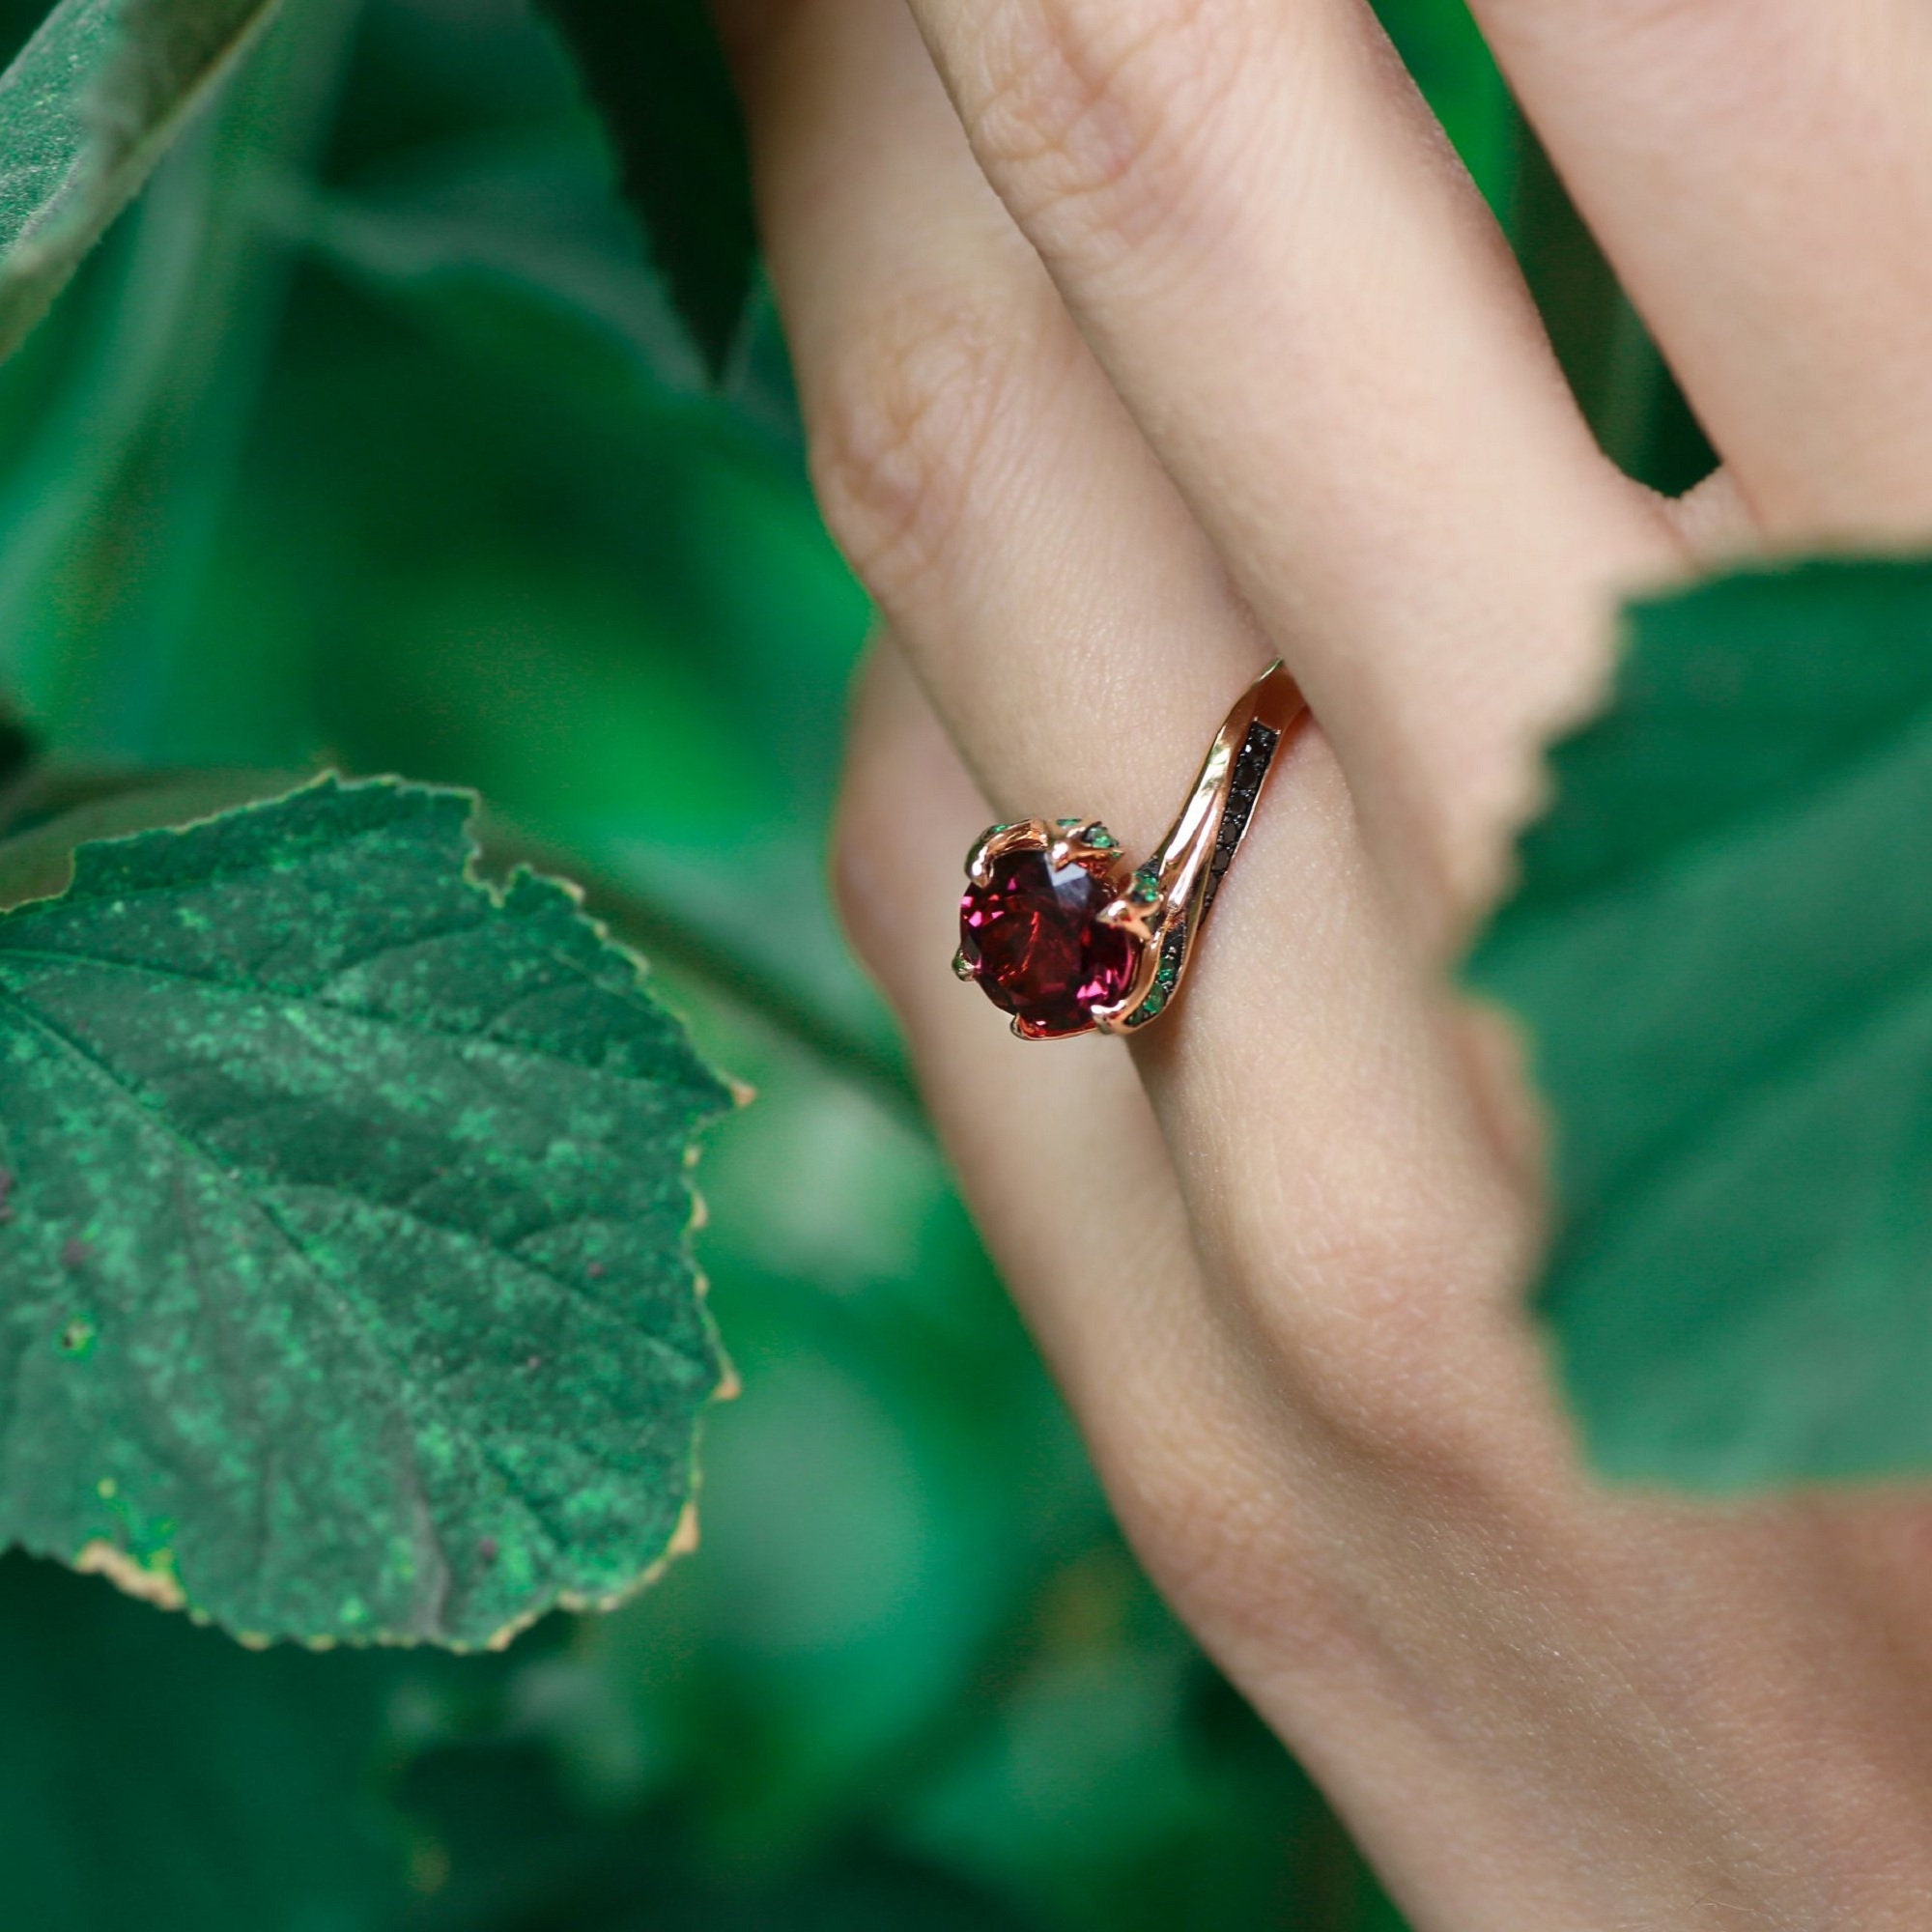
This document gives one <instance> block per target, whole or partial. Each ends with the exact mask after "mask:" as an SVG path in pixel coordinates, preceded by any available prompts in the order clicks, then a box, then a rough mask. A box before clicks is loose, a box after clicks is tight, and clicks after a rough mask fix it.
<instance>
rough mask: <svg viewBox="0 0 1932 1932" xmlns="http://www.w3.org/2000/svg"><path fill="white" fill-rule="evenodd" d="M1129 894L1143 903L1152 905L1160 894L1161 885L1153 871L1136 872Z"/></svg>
mask: <svg viewBox="0 0 1932 1932" xmlns="http://www.w3.org/2000/svg"><path fill="white" fill-rule="evenodd" d="M1129 895H1130V896H1131V897H1133V898H1135V899H1138V900H1139V901H1140V902H1141V904H1143V905H1151V904H1152V903H1153V901H1154V900H1155V899H1157V898H1159V896H1160V886H1159V884H1158V883H1157V882H1156V880H1155V879H1154V876H1153V874H1152V873H1151V872H1136V873H1135V874H1134V883H1133V885H1132V887H1131V888H1130V892H1129Z"/></svg>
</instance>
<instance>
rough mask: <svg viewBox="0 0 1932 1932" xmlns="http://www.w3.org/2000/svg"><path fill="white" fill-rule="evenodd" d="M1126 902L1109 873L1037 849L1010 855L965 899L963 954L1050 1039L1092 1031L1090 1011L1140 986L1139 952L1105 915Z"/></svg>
mask: <svg viewBox="0 0 1932 1932" xmlns="http://www.w3.org/2000/svg"><path fill="white" fill-rule="evenodd" d="M1119 896H1120V895H1119V894H1118V893H1117V892H1116V891H1115V889H1114V887H1113V885H1112V884H1111V883H1110V882H1109V880H1108V878H1107V876H1106V873H1105V871H1104V869H1101V868H1099V867H1095V868H1094V869H1092V870H1090V869H1089V868H1088V867H1085V866H1081V865H1075V864H1071V863H1069V864H1067V865H1065V866H1056V865H1054V864H1053V863H1052V861H1051V859H1050V857H1049V856H1048V854H1047V853H1045V852H1043V851H1041V850H1040V849H1039V848H1038V847H1037V846H1021V847H1019V848H1017V849H1015V850H1013V851H1009V852H1005V853H1002V854H1001V855H1000V856H999V857H998V858H997V859H995V860H994V861H993V863H992V877H991V878H990V879H989V880H988V881H987V882H986V884H985V885H983V886H975V885H969V886H968V887H967V889H966V893H965V896H964V897H963V898H961V899H960V901H959V951H960V952H961V954H962V955H963V956H964V958H965V960H966V962H967V964H968V965H969V966H971V967H972V969H973V976H974V978H975V979H977V980H979V982H980V985H981V986H982V987H983V988H984V989H985V993H986V997H987V998H988V999H989V1000H991V1001H992V1003H993V1004H994V1005H995V1006H996V1007H1000V1008H1002V1009H1004V1010H1006V1011H1007V1012H1009V1013H1011V1014H1012V1015H1013V1017H1014V1018H1015V1019H1020V1020H1024V1021H1026V1022H1027V1024H1028V1025H1029V1026H1030V1027H1033V1028H1037V1030H1038V1031H1039V1032H1041V1033H1043V1034H1069V1033H1084V1032H1085V1031H1086V1030H1087V1029H1088V1027H1090V1026H1091V1025H1092V1024H1093V1020H1092V1018H1091V1016H1090V1013H1089V1009H1090V1008H1093V1007H1106V1006H1112V1005H1113V1004H1114V1003H1115V1002H1116V1001H1117V1000H1120V999H1122V998H1123V997H1124V996H1125V994H1126V992H1127V989H1128V987H1130V986H1131V985H1132V984H1133V979H1134V966H1135V946H1134V941H1133V939H1132V938H1131V936H1130V935H1129V934H1127V933H1124V932H1122V930H1121V929H1120V928H1119V927H1118V926H1112V925H1103V924H1101V923H1100V916H1099V915H1100V908H1101V907H1102V906H1104V905H1106V904H1108V903H1109V901H1111V900H1113V899H1115V898H1118V897H1119Z"/></svg>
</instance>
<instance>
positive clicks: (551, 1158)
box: [0, 779, 727, 1647]
mask: <svg viewBox="0 0 1932 1932" xmlns="http://www.w3.org/2000/svg"><path fill="white" fill-rule="evenodd" d="M468 809H469V807H468V801H467V799H466V797H465V796H464V795H463V794H459V793H454V792H445V791H438V790H431V789H428V788H425V787H421V786H411V785H402V784H398V783H395V782H393V781H377V782H371V783H362V784H342V783H340V782H338V781H334V780H332V779H326V780H323V781H319V782H318V783H316V784H314V785H311V786H309V787H307V788H305V789H303V790H300V791H298V792H295V793H293V794H291V795H289V796H288V797H286V798H282V799H278V800H273V801H270V802H269V803H266V804H258V805H252V806H246V807H243V808H241V809H239V810H232V811H229V812H226V813H224V814H223V815H221V816H218V817H214V818H211V819H207V820H204V821H202V822H201V823H199V824H195V825H190V826H187V827H185V828H182V829H178V830H176V829H169V830H160V831H153V832H144V833H139V834H136V835H134V836H132V837H129V838H120V839H115V840H112V841H108V842H104V843H99V844H93V845H85V846H82V847H81V848H80V850H79V851H78V852H77V853H76V854H75V861H74V872H73V882H72V884H71V887H70V888H69V889H68V891H67V892H66V893H65V894H64V895H62V896H60V897H58V898H50V899H41V900H38V901H36V902H34V903H31V904H28V905H25V906H22V907H19V908H17V909H16V910H14V911H13V912H11V913H8V914H6V915H4V916H0V1166H4V1174H3V1175H0V1179H4V1183H5V1207H4V1219H0V1284H4V1287H0V1360H4V1361H5V1362H6V1363H7V1365H8V1367H7V1370H6V1373H5V1375H4V1376H0V1539H5V1540H9V1541H14V1542H18V1543H20V1544H23V1545H25V1546H26V1547H27V1548H30V1549H33V1550H35V1551H37V1552H40V1553H43V1554H51V1555H55V1556H59V1557H62V1558H64V1559H66V1560H68V1561H71V1562H75V1563H77V1564H78V1565H79V1566H80V1567H82V1568H95V1569H101V1570H104V1571H106V1572H107V1573H108V1574H110V1575H112V1576H113V1577H115V1578H116V1580H117V1581H119V1582H121V1583H122V1584H123V1585H124V1586H125V1587H128V1588H130V1589H134V1590H136V1591H139V1592H142V1593H145V1594H148V1595H151V1596H153V1597H154V1598H156V1600H157V1601H162V1602H167V1603H170V1604H182V1605H185V1606H186V1607H188V1608H189V1609H191V1610H192V1611H194V1612H195V1613H196V1614H197V1615H198V1616H203V1617H208V1618H212V1619H213V1620H214V1621H216V1622H219V1623H220V1624H222V1625H223V1626H224V1627H226V1628H227V1629H229V1630H230V1631H233V1632H235V1633H237V1634H245V1635H250V1636H256V1637H266V1638H273V1637H301V1638H306V1639H311V1640H318V1639H330V1638H346V1639H355V1640H382V1641H398V1642H412V1641H434V1642H440V1643H445V1644H449V1645H452V1646H456V1647H469V1646H475V1645H481V1644H486V1643H492V1642H497V1641H499V1640H506V1639H507V1636H508V1635H509V1634H511V1633H512V1632H514V1631H515V1630H516V1629H517V1628H519V1627H521V1626H522V1625H523V1624H525V1623H526V1622H528V1621H529V1619H530V1618H532V1617H533V1616H535V1615H537V1614H538V1613H540V1612H541V1611H543V1610H544V1609H546V1608H548V1607H550V1606H551V1605H554V1604H558V1603H564V1604H578V1605H582V1604H597V1603H605V1602H609V1601H611V1600H613V1599H615V1598H618V1597H620V1596H622V1595H623V1594H625V1593H626V1592H627V1591H628V1590H630V1589H631V1588H633V1587H634V1586H636V1585H637V1584H638V1583H639V1581H640V1580H642V1579H643V1578H644V1577H646V1576H647V1575H648V1574H649V1573H650V1572H651V1571H652V1570H653V1569H654V1568H655V1567H656V1566H657V1565H658V1564H660V1563H661V1562H662V1561H663V1560H664V1559H665V1558H666V1556H667V1555H668V1553H670V1552H671V1550H672V1549H673V1548H674V1547H675V1539H676V1535H677V1532H678V1529H679V1526H680V1524H681V1523H682V1522H683V1521H684V1520H685V1516H686V1511H687V1507H688V1504H689V1501H690V1497H691V1490H692V1450H693V1440H694V1435H695V1431H696V1422H697V1418H698V1415H699V1412H700V1411H701V1410H702V1408H703V1407H704V1406H705V1405H706V1403H707V1402H708V1401H709V1400H710V1398H711V1397H712V1395H713V1394H714V1393H715V1392H716V1390H717V1388H718V1385H719V1382H720V1378H721V1374H722V1369H721V1363H720V1358H719V1355H718V1352H717V1349H716V1346H715V1343H714V1340H713V1336H712V1332H711V1328H710V1325H709V1323H708V1321H707V1320H706V1318H705V1315H704V1312H703V1309H702V1306H701V1303H700V1299H699V1287H700V1284H699V1283H698V1281H697V1279H696V1274H695V1271H694V1269H693V1266H692V1263H691V1260H690V1255H689V1249H688V1241H687V1230H688V1224H689V1221H690V1218H691V1194H690V1189H689V1185H688V1181H687V1178H686V1169H687V1166H688V1164H689V1161H688V1156H689V1151H690V1142H691V1136H692V1134H693V1131H694V1130H695V1128H696V1126H697V1125H698V1124H699V1123H700V1122H703V1121H704V1120H706V1119H707V1118H710V1117H711V1116H714V1115H716V1114H717V1113H718V1112H719V1111H721V1109H722V1108H723V1107H724V1106H725V1104H726V1100H727V1095H726V1094H725V1089H724V1088H723V1087H722V1086H721V1085H720V1083H719V1082H718V1080H717V1079H716V1078H715V1077H714V1076H713V1075H712V1074H711V1073H709V1072H708V1071H707V1070H706V1069H705V1068H704V1066H703V1065H701V1063H700V1062H699V1061H698V1060H697V1059H696V1055H695V1054H694V1053H693V1051H692V1049H691V1047H690V1046H689V1044H688V1043H687V1041H686V1039H685V1037H684V1035H683V1033H682V1031H681V1029H680V1028H679V1027H678V1025H677V1024H676V1022H675V1021H673V1020H672V1019H671V1018H669V1017H668V1015H667V1014H666V1013H665V1012H664V1010H663V1009H661V1008H660V1007H659V1006H658V1005H657V1004H656V1002H655V1001H653V1000H652V999H651V998H650V997H649V996H648V995H647V994H646V993H645V991H644V990H643V988H642V987H641V985H640V984H639V976H638V963H637V961H636V960H635V958H634V957H633V956H632V955H630V954H628V953H626V952H622V951H621V950H620V949H618V948H617V947H615V946H613V945H612V944H611V943H610V942H609V941H608V940H607V939H606V938H605V937H604V935H603V933H602V931H601V929H600V928H599V927H597V926H596V925H594V924H593V923H591V922H590V921H589V920H587V919H586V918H585V917H584V916H583V915H582V912H581V911H580V909H579V906H578V903H577V900H576V898H575V897H574V895H572V894H571V892H570V891H569V890H568V889H567V888H565V887H563V886H560V885H558V884H556V883H554V881H551V880H547V879H543V878H539V877H537V876H536V875H534V874H532V873H529V872H526V871H520V872H518V873H516V874H514V875H513V876H512V877H511V878H510V880H509V881H508V882H507V884H506V885H505V886H503V887H502V888H501V890H500V891H493V890H491V889H490V888H487V887H485V886H483V885H480V884H478V883H477V882H476V881H475V880H474V879H472V878H471V877H470V876H469V871H468V861H469V856H470V847H469V840H468V838H467V835H466V833H465V829H464V822H465V817H466V814H467V811H468ZM17 843H18V845H19V847H20V848H22V850H23V852H24V853H25V857H26V860H27V862H28V863H41V862H40V861H38V860H36V858H35V855H34V853H32V852H30V851H26V848H29V847H32V846H34V844H35V840H34V839H33V838H23V839H21V840H19V841H17ZM13 853H14V841H10V842H9V844H7V845H5V846H0V897H4V896H5V892H4V887H5V881H6V878H7V875H8V871H9V861H10V858H11V856H12V855H13Z"/></svg>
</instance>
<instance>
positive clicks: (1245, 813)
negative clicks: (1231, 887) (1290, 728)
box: [1202, 719, 1281, 912]
mask: <svg viewBox="0 0 1932 1932" xmlns="http://www.w3.org/2000/svg"><path fill="white" fill-rule="evenodd" d="M1280 743H1281V733H1280V732H1279V731H1277V730H1276V729H1275V728H1274V727H1273V726H1272V725H1264V724H1263V723H1262V722H1261V721H1260V720H1259V719H1257V720H1256V721H1255V722H1254V723H1253V724H1252V725H1249V726H1248V735H1247V736H1246V737H1245V738H1243V739H1242V740H1241V749H1240V751H1239V752H1238V753H1236V756H1235V776H1234V781H1233V782H1232V783H1231V784H1230V786H1229V788H1228V803H1227V807H1226V809H1225V810H1223V811H1222V813H1221V824H1220V829H1219V830H1218V831H1217V832H1216V833H1215V835H1214V857H1213V859H1212V860H1211V861H1210V862H1209V863H1208V895H1207V897H1206V898H1205V899H1203V901H1202V910H1203V911H1204V912H1205V911H1206V910H1207V909H1208V906H1210V905H1212V904H1213V903H1214V895H1215V894H1216V893H1218V892H1219V891H1220V890H1221V875H1222V874H1223V873H1224V872H1226V871H1227V869H1228V867H1230V866H1232V865H1233V864H1234V862H1235V847H1236V846H1237V845H1238V844H1239V843H1240V842H1241V835H1242V834H1243V833H1244V832H1246V831H1247V829H1248V820H1249V819H1250V818H1251V817H1252V816H1253V815H1254V810H1255V800H1256V799H1257V798H1258V797H1260V796H1261V789H1262V781H1263V780H1264V779H1265V778H1266V777H1267V774H1268V767H1269V766H1270V765H1271V764H1273V763H1274V754H1275V750H1276V748H1277V747H1278V746H1279V745H1280Z"/></svg>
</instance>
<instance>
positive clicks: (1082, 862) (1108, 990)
mask: <svg viewBox="0 0 1932 1932" xmlns="http://www.w3.org/2000/svg"><path fill="white" fill-rule="evenodd" d="M1307 711H1308V706H1307V703H1306V701H1305V700H1304V699H1303V697H1302V696H1301V692H1300V690H1299V689H1298V687H1297V686H1296V684H1295V682H1294V680H1293V678H1292V677H1290V676H1289V674H1288V672H1287V671H1286V670H1284V669H1283V668H1282V666H1281V662H1280V660H1279V659H1277V660H1276V661H1275V663H1273V664H1271V665H1269V666H1268V668H1267V669H1266V670H1264V671H1263V673H1262V674H1261V676H1260V677H1258V678H1257V679H1256V680H1255V682H1254V683H1253V684H1252V685H1250V686H1249V687H1248V689H1247V690H1246V691H1245V692H1244V693H1243V694H1242V696H1241V699H1240V702H1239V703H1237V704H1236V706H1235V708H1234V709H1233V710H1232V711H1231V712H1229V714H1228V721H1227V723H1226V724H1225V725H1222V726H1221V729H1220V731H1219V732H1218V733H1217V734H1216V736H1215V739H1214V742H1213V744H1212V745H1211V746H1210V747H1209V748H1208V756H1207V759H1206V761H1205V762H1204V763H1203V764H1202V767H1201V776H1200V777H1199V778H1197V779H1196V780H1195V781H1194V789H1193V791H1192V792H1191V793H1190V794H1189V795H1188V799H1187V803H1186V805H1185V806H1183V807H1182V808H1181V811H1180V816H1179V818H1177V819H1176V820H1175V821H1174V825H1173V827H1172V829H1171V830H1170V831H1169V833H1168V835H1167V837H1166V838H1163V839H1162V840H1161V842H1160V845H1159V846H1158V848H1157V849H1156V850H1155V852H1154V854H1153V856H1152V857H1151V859H1149V860H1148V862H1147V864H1146V865H1144V866H1139V867H1136V866H1134V865H1133V864H1132V863H1131V862H1130V861H1129V860H1128V858H1127V857H1126V855H1125V854H1124V853H1123V852H1122V850H1121V847H1120V843H1119V841H1118V840H1117V839H1116V838H1114V836H1113V834H1112V833H1111V832H1109V831H1108V830H1107V828H1106V827H1105V826H1104V825H1102V824H1101V823H1099V821H1098V820H1096V819H1086V818H1053V819H1047V818H1027V819H1021V820H1020V821H1018V822H1017V823H1015V824H1012V825H995V826H993V827H992V828H991V829H990V830H989V831H988V832H986V833H985V834H984V836H983V837H981V838H980V840H979V842H978V843H977V844H975V845H974V847H973V850H972V851H971V853H969V854H968V855H967V859H966V879H967V885H966V891H965V894H964V895H963V896H962V897H961V899H960V901H959V951H958V952H956V953H954V954H953V958H952V970H953V971H954V972H955V973H956V974H958V976H959V977H960V979H962V980H973V981H975V982H976V983H977V984H978V985H979V987H980V991H981V992H983V993H984V994H985V995H986V997H987V998H988V999H989V1000H991V1001H992V1003H993V1004H994V1005H995V1006H996V1007H998V1008H999V1009H1001V1010H1002V1011H1003V1012H1006V1013H1009V1014H1010V1015H1011V1017H1012V1026H1013V1031H1014V1032H1015V1033H1016V1034H1018V1035H1019V1037H1021V1038H1022V1039H1070V1038H1072V1037H1074V1036H1075V1035H1078V1034H1083V1033H1122V1034H1124V1033H1135V1032H1138V1031H1139V1030H1140V1029H1141V1028H1142V1027H1144V1026H1146V1025H1147V1024H1148V1022H1149V1021H1150V1020H1153V1019H1157V1018H1158V1017H1159V1016H1160V1015H1161V1014H1162V1013H1164V1012H1165V1011H1166V1010H1167V1009H1168V1008H1169V1007H1171V1006H1172V1005H1173V1004H1174V1001H1175V997H1176V995H1178V994H1179V991H1180V982H1181V980H1183V979H1184V978H1185V977H1186V973H1187V964H1188V961H1189V959H1190V958H1191V957H1192V956H1193V952H1194V944H1195V941H1196V940H1197V939H1198V938H1199V937H1200V935H1201V927H1202V924H1203V923H1204V922H1205V921H1206V919H1207V917H1208V908H1209V907H1210V906H1211V905H1212V904H1213V903H1214V895H1215V894H1216V893H1217V892H1218V891H1219V890H1220V886H1221V881H1222V879H1223V878H1225V877H1226V876H1227V871H1228V867H1229V866H1230V865H1231V864H1233V862H1234V857H1235V852H1236V848H1237V847H1238V846H1239V844H1240V842H1241V838H1242V836H1243V835H1244V834H1245V833H1246V831H1247V829H1248V823H1249V820H1250V819H1251V818H1252V817H1253V816H1254V810H1255V803H1256V801H1257V800H1258V799H1259V798H1260V797H1261V793H1262V787H1263V786H1264V784H1265V783H1266V782H1267V775H1268V770H1269V768H1270V767H1271V766H1272V765H1273V763H1274V757H1275V753H1277V752H1278V751H1279V750H1280V749H1281V743H1282V740H1283V738H1284V737H1286V736H1287V734H1288V732H1289V731H1290V730H1291V729H1292V728H1293V726H1294V725H1297V724H1298V723H1299V722H1300V721H1301V720H1302V719H1303V718H1304V717H1305V716H1306V715H1307Z"/></svg>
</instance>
